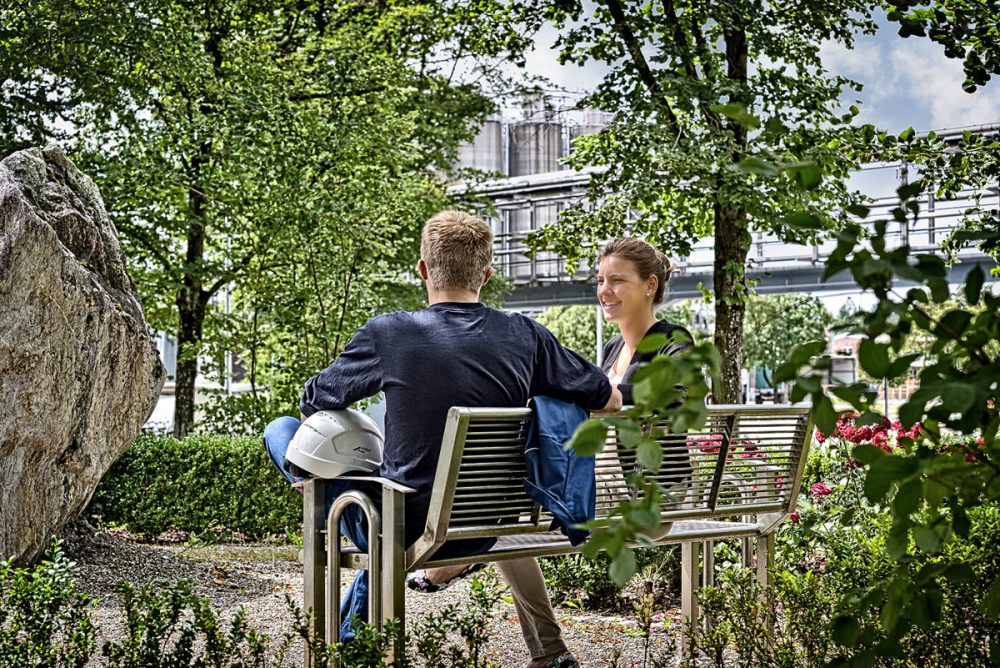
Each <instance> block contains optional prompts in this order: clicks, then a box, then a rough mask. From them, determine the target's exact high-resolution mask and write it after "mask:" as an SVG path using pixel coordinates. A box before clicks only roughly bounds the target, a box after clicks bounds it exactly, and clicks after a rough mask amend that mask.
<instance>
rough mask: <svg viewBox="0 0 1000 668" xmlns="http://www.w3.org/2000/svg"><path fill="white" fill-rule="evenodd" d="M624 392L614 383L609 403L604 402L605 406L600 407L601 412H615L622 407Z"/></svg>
mask: <svg viewBox="0 0 1000 668" xmlns="http://www.w3.org/2000/svg"><path fill="white" fill-rule="evenodd" d="M622 402H623V398H622V393H621V391H620V390H619V389H618V388H617V387H615V386H613V385H612V387H611V396H610V397H608V403H606V404H604V408H602V409H600V410H599V411H598V412H599V413H615V412H617V411H620V410H621V409H622Z"/></svg>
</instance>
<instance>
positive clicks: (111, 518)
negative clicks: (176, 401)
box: [87, 436, 302, 537]
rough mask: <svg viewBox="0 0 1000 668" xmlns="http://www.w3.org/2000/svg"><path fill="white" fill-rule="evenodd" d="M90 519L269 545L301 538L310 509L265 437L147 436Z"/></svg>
mask: <svg viewBox="0 0 1000 668" xmlns="http://www.w3.org/2000/svg"><path fill="white" fill-rule="evenodd" d="M87 513H88V514H89V515H96V516H98V517H99V518H100V519H101V521H103V522H106V523H112V524H124V525H126V526H128V527H129V529H130V530H132V531H134V532H139V533H143V534H149V535H155V534H158V533H160V532H162V531H166V530H167V529H170V528H171V527H176V528H178V529H181V530H183V531H188V532H191V533H199V532H202V531H205V530H206V529H207V528H209V527H213V526H221V527H224V528H225V529H228V530H230V531H239V532H241V533H243V534H245V535H247V536H248V537H263V536H268V535H274V534H278V535H281V534H284V533H285V532H286V530H287V529H288V528H290V527H291V528H293V529H294V530H296V531H297V530H298V527H299V525H300V524H301V522H302V501H301V496H300V495H299V494H297V493H296V492H295V491H294V490H293V489H291V487H290V486H289V485H288V483H287V482H286V481H285V479H284V478H282V477H281V476H280V475H279V474H278V472H277V471H275V470H274V466H273V465H272V464H271V462H270V460H269V459H268V457H267V454H266V452H265V451H264V446H263V445H262V443H261V440H260V438H259V437H258V438H229V437H224V436H190V437H188V438H186V439H184V440H177V439H174V438H168V437H159V436H140V437H139V438H137V439H136V441H135V442H134V443H133V444H132V447H130V448H129V449H128V450H127V451H126V453H125V454H124V455H122V457H121V459H119V460H118V461H117V462H115V464H114V465H113V466H112V467H111V470H110V471H108V473H107V475H105V476H104V478H103V479H102V480H101V483H100V484H99V485H98V487H97V491H96V492H95V493H94V497H93V500H92V501H91V503H90V506H89V508H88V509H87Z"/></svg>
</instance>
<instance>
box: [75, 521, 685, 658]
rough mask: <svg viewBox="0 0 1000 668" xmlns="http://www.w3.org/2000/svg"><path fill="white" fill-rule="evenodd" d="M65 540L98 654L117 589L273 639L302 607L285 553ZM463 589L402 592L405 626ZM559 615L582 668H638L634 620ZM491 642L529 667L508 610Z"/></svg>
mask: <svg viewBox="0 0 1000 668" xmlns="http://www.w3.org/2000/svg"><path fill="white" fill-rule="evenodd" d="M62 538H63V539H64V541H65V545H64V549H65V551H66V553H67V554H68V555H69V556H70V557H71V558H72V559H73V560H74V561H76V563H77V567H76V570H75V578H76V581H77V583H78V585H79V587H80V589H81V590H82V591H83V592H84V593H86V594H89V595H90V596H92V597H94V599H95V611H94V616H93V618H94V623H95V625H96V626H97V628H98V638H97V642H98V647H100V646H101V645H102V644H103V643H104V642H106V641H113V640H117V639H120V638H121V637H122V635H123V632H124V629H123V620H122V614H121V610H120V608H119V606H118V602H117V597H116V595H115V587H116V586H117V585H118V584H120V583H122V582H129V583H132V584H135V585H142V584H145V583H147V582H152V581H156V580H178V579H182V578H186V579H189V580H191V581H193V582H194V583H195V585H196V590H197V592H198V593H199V594H200V595H202V596H205V597H208V598H209V599H210V600H211V601H212V604H213V606H214V607H215V609H216V610H218V611H220V612H222V613H223V615H224V616H228V615H231V614H232V613H235V612H236V610H238V609H239V608H240V606H242V607H244V608H246V610H247V613H248V617H249V620H250V622H251V624H252V626H253V627H254V628H256V629H257V630H259V631H263V632H264V633H267V634H268V635H269V636H271V637H272V638H276V639H277V638H280V637H281V636H282V635H283V634H285V633H286V632H288V631H290V617H289V613H288V608H287V605H286V601H285V597H286V595H290V596H292V597H293V599H294V600H295V601H296V602H299V603H300V602H301V598H300V597H301V590H302V567H301V565H300V564H299V563H298V562H297V561H295V552H296V550H294V549H293V548H290V547H288V546H260V545H256V546H253V545H229V546H209V547H205V548H196V549H188V550H185V549H184V548H183V547H179V546H163V545H148V544H140V543H136V542H133V541H131V540H128V539H126V538H123V537H119V536H114V535H111V534H109V533H106V532H104V531H100V530H94V529H93V528H92V527H90V526H89V525H86V524H78V525H74V526H73V527H70V528H69V529H67V530H66V531H65V532H64V533H63V536H62ZM491 568H492V567H491ZM346 575H347V577H350V576H351V574H346ZM345 587H346V584H345ZM468 587H469V585H468V582H465V581H461V582H459V583H458V584H457V585H455V586H453V587H451V588H449V589H448V590H446V591H444V592H439V593H437V594H419V593H416V592H411V591H407V594H406V612H407V622H408V623H409V624H412V623H413V622H414V621H416V620H418V619H419V618H421V617H423V616H424V615H426V614H428V613H429V612H433V611H436V610H440V609H441V608H442V607H444V606H445V605H447V604H449V603H455V604H458V605H462V604H463V603H464V602H465V601H467V600H468V596H467V593H468ZM664 612H665V613H666V616H667V617H668V618H670V619H671V620H672V622H673V623H672V628H677V626H676V623H677V620H678V619H679V611H678V610H677V609H676V608H673V609H669V610H666V611H664ZM556 615H557V617H558V618H559V622H560V624H561V625H562V627H563V636H564V638H565V640H566V644H567V645H568V646H569V647H570V649H571V650H572V651H573V652H574V654H576V656H577V658H578V659H579V660H580V663H581V664H582V665H583V666H588V667H593V668H597V667H601V668H604V667H611V666H633V665H639V664H641V658H642V655H643V638H642V637H641V633H639V632H638V624H637V622H636V619H635V617H634V616H631V615H616V616H606V615H600V614H595V613H590V612H587V613H581V612H579V611H575V610H572V609H568V608H557V609H556ZM660 628H661V630H660V631H654V633H653V636H652V639H651V648H652V651H653V652H654V653H656V651H657V650H658V649H659V650H661V651H662V650H663V649H664V648H666V647H667V646H668V645H669V644H673V643H674V642H676V638H675V637H674V636H673V635H672V634H670V633H668V632H666V631H664V630H662V626H661V627H660ZM489 638H490V640H489V643H488V646H487V653H488V658H489V659H490V660H491V661H493V662H495V663H496V664H498V665H500V666H502V667H503V668H507V667H508V666H510V667H516V666H523V665H525V664H526V663H527V661H528V660H529V658H530V657H529V656H528V654H527V651H526V650H525V647H524V639H523V638H522V636H521V629H520V626H519V624H518V621H517V615H516V612H515V610H514V606H513V605H511V604H508V603H505V602H501V603H500V604H499V606H498V610H497V612H496V615H495V616H494V618H493V620H492V622H491V623H490V629H489ZM275 647H277V640H276V641H275ZM301 657H302V647H301V643H297V644H295V645H294V646H293V648H292V651H291V654H290V656H289V658H288V661H287V663H288V665H290V666H299V665H301V664H302V658H301ZM98 665H99V664H98Z"/></svg>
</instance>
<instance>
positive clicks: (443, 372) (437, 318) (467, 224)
mask: <svg viewBox="0 0 1000 668" xmlns="http://www.w3.org/2000/svg"><path fill="white" fill-rule="evenodd" d="M420 254H421V259H420V262H419V264H418V267H417V268H418V270H419V272H420V276H421V278H422V279H423V280H424V283H425V284H426V287H427V299H428V303H429V305H428V307H427V308H425V309H423V310H421V311H417V312H413V313H410V312H396V313H389V314H386V315H381V316H378V317H375V318H372V319H371V320H369V321H368V322H367V323H366V324H365V325H364V327H362V328H361V329H360V330H358V332H357V333H356V334H355V335H354V338H353V339H351V341H350V343H348V344H347V347H346V348H345V349H344V351H343V352H342V353H341V354H340V356H339V357H338V358H337V360H336V361H335V362H334V363H333V364H331V365H330V366H329V367H327V368H326V369H324V370H323V371H321V372H320V373H319V374H318V375H316V376H314V377H313V378H311V379H310V380H309V381H308V382H307V383H306V386H305V392H304V394H303V396H302V400H301V403H300V409H301V412H302V416H303V419H305V417H308V416H310V415H312V414H313V413H315V412H316V411H318V410H331V409H343V408H346V407H348V406H350V405H351V404H353V403H354V402H356V401H358V400H359V399H364V398H366V397H371V396H374V395H375V394H377V393H378V392H384V393H385V404H386V418H385V450H384V453H383V463H382V466H381V468H380V471H379V475H380V476H382V477H385V478H389V479H391V480H395V481H397V482H399V483H401V484H403V485H406V486H408V487H412V488H413V489H414V490H416V492H415V493H413V494H408V495H406V529H405V538H406V544H407V546H409V545H411V544H412V543H414V542H415V541H416V540H417V539H418V538H419V537H420V535H421V533H422V532H423V529H424V523H425V521H426V518H427V511H428V506H429V501H430V496H431V489H432V487H433V485H434V475H435V472H436V470H437V465H438V456H439V451H440V448H441V439H442V436H443V435H444V425H445V419H446V417H447V414H448V410H449V409H450V408H451V407H452V406H467V407H523V406H526V405H527V403H528V399H529V398H530V397H532V396H535V395H548V396H551V397H555V398H557V399H562V400H564V401H568V402H572V403H576V404H579V405H581V406H583V407H584V408H587V409H590V410H612V411H613V410H618V409H619V408H620V407H621V394H620V393H619V392H618V390H617V389H616V388H613V387H612V386H611V384H610V383H609V382H608V379H607V377H606V376H605V375H604V374H603V373H602V372H601V370H600V369H599V368H597V367H596V366H594V365H593V364H590V363H589V362H588V361H586V360H585V359H584V358H583V357H581V356H580V355H578V354H576V353H574V352H572V351H569V350H567V349H565V348H564V347H563V346H561V345H560V344H559V342H558V341H556V339H555V337H554V336H553V335H552V334H551V333H550V332H549V331H548V330H547V329H545V328H544V327H542V326H541V325H539V324H538V323H536V322H534V321H532V320H531V319H529V318H527V317H525V316H522V315H520V314H516V313H506V312H502V311H498V310H496V309H492V308H489V307H487V306H485V305H483V304H482V303H480V302H479V291H480V290H481V289H482V286H483V285H485V283H486V282H487V281H488V280H489V279H490V277H491V276H492V275H493V268H492V266H491V263H492V260H493V233H492V231H491V230H490V227H489V225H487V224H486V223H485V222H483V221H482V220H480V219H478V218H476V217H474V216H471V215H469V214H466V213H462V212H459V211H443V212H441V213H439V214H437V215H435V216H434V217H433V218H431V219H430V220H429V221H427V223H426V224H425V225H424V229H423V233H422V235H421V241H420ZM298 425H299V421H298V420H296V419H295V418H291V417H287V418H280V419H279V420H276V421H275V422H272V423H271V424H270V425H268V427H267V429H266V430H265V433H264V439H265V444H266V447H267V449H268V453H269V455H270V457H271V460H272V462H273V463H274V464H275V466H277V467H278V468H279V470H281V471H282V473H283V475H285V476H286V477H289V478H290V476H289V474H288V473H287V471H284V470H283V468H282V463H283V461H284V453H285V450H286V449H287V447H288V442H289V441H290V440H291V438H292V435H293V434H294V433H295V430H296V429H297V427H298ZM290 479H291V478H290ZM348 489H361V490H362V491H366V492H367V493H368V494H369V495H370V496H371V498H372V499H373V500H375V501H376V502H377V501H378V500H379V499H380V495H379V494H378V493H377V489H375V488H366V487H365V484H364V483H358V482H357V481H347V480H339V481H338V480H333V481H330V482H328V483H327V488H326V493H327V503H328V504H329V503H331V502H332V499H334V498H335V497H336V496H337V495H338V494H341V493H343V492H344V491H346V490H348ZM341 531H342V532H343V533H344V534H345V535H346V536H347V537H348V538H349V539H350V540H351V541H352V542H353V543H354V544H355V545H357V547H359V548H360V549H367V545H366V541H365V524H364V516H363V513H362V512H361V511H360V509H359V508H358V507H357V506H356V505H352V506H349V507H348V508H347V509H346V510H345V512H344V514H343V516H342V520H341ZM492 542H493V541H492V539H487V540H485V541H484V540H463V541H452V542H449V543H446V544H445V545H443V546H442V547H441V549H440V550H439V551H438V552H437V554H436V555H435V556H437V557H444V556H446V555H452V556H459V555H462V556H465V555H471V554H477V553H480V552H483V551H485V550H487V549H489V547H490V546H491V545H492ZM497 566H498V568H499V569H500V572H501V573H502V574H503V577H504V579H505V580H506V581H507V583H508V584H509V585H510V588H511V593H512V594H513V598H514V605H515V607H516V609H517V613H518V618H519V619H520V622H521V630H522V631H523V633H524V638H525V642H526V643H527V646H528V650H529V651H530V653H531V656H532V661H531V662H530V663H529V664H528V667H529V668H543V667H544V668H572V667H574V666H578V664H577V662H576V659H574V658H573V655H572V654H571V653H570V652H569V651H567V649H566V645H565V643H564V642H563V640H562V636H561V632H560V628H559V625H558V623H557V622H556V619H555V614H554V613H553V611H552V606H551V603H550V602H549V598H548V594H547V592H546V591H545V580H544V578H543V577H542V572H541V569H540V568H539V566H538V562H537V560H536V559H534V558H521V559H510V560H506V561H500V562H498V563H497ZM471 568H473V567H451V568H438V569H430V570H428V571H427V572H425V573H424V574H423V578H422V579H421V580H419V581H413V580H412V579H411V585H415V586H417V587H420V588H424V589H426V590H435V589H440V588H443V586H446V585H447V583H448V582H450V581H451V579H454V578H456V577H461V576H463V575H466V574H468V572H469V569H471ZM366 607H367V573H366V572H364V571H362V572H361V573H359V574H358V576H357V577H356V578H355V580H354V582H353V583H352V584H351V588H350V590H348V592H347V595H346V597H345V598H344V601H343V604H342V605H341V619H342V620H343V621H344V627H343V628H342V631H341V637H345V638H346V637H349V635H350V634H349V630H350V629H349V625H350V623H351V617H352V615H357V616H358V618H360V619H361V620H365V621H367V610H366Z"/></svg>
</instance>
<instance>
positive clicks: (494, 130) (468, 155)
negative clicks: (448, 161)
mask: <svg viewBox="0 0 1000 668" xmlns="http://www.w3.org/2000/svg"><path fill="white" fill-rule="evenodd" d="M458 167H464V168H471V169H481V170H483V171H486V172H501V173H502V172H503V168H504V165H503V125H502V123H501V122H500V119H498V118H490V119H488V120H487V121H486V122H485V123H484V124H483V127H482V129H481V130H480V131H479V134H478V135H476V138H475V140H473V141H472V142H471V143H468V144H462V145H461V146H459V147H458Z"/></svg>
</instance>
